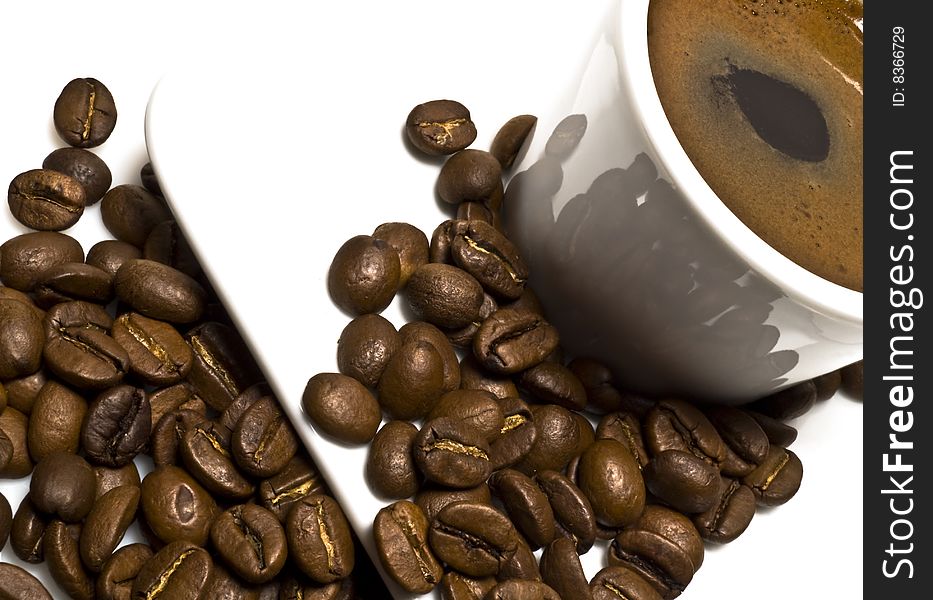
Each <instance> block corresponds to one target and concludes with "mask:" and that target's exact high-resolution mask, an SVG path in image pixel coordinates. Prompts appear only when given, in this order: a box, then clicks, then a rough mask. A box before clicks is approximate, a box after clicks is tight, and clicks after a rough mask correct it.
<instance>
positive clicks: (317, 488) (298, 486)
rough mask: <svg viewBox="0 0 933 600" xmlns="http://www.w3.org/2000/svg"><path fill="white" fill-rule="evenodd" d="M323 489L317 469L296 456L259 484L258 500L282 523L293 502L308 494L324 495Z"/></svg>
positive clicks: (323, 485)
mask: <svg viewBox="0 0 933 600" xmlns="http://www.w3.org/2000/svg"><path fill="white" fill-rule="evenodd" d="M325 488H326V486H325V484H324V479H323V478H322V477H321V474H320V472H318V470H317V467H315V466H314V464H313V463H312V462H311V461H309V460H308V459H306V458H304V457H303V456H302V455H301V454H298V455H296V456H295V457H294V458H292V459H291V460H290V461H289V462H288V464H287V465H285V468H284V469H282V470H281V471H279V472H278V473H276V474H275V475H273V476H272V477H270V478H268V479H265V480H263V481H262V482H261V483H260V484H259V499H260V501H261V502H262V505H263V506H264V507H265V508H267V509H268V510H269V511H271V512H272V514H274V515H275V516H276V518H277V519H278V520H279V521H280V522H283V523H284V522H285V517H286V516H287V515H288V511H289V509H291V507H292V505H293V504H294V503H295V502H298V501H299V500H301V499H302V498H304V497H305V496H308V495H310V494H318V493H326V492H325Z"/></svg>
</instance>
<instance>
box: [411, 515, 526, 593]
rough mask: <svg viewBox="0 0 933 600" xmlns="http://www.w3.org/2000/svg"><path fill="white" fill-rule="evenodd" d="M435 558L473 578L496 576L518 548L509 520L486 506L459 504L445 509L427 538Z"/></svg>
mask: <svg viewBox="0 0 933 600" xmlns="http://www.w3.org/2000/svg"><path fill="white" fill-rule="evenodd" d="M428 538H429V541H430V543H431V549H432V550H433V551H434V554H435V555H436V556H437V557H438V558H440V559H441V560H442V561H444V562H445V563H447V565H448V566H450V567H452V568H454V569H457V570H458V571H460V572H462V573H465V574H467V575H471V576H473V577H485V576H487V575H496V574H498V573H499V570H500V569H501V568H502V566H503V565H504V564H505V563H507V562H508V561H509V560H511V558H512V556H513V555H514V554H515V550H516V548H517V547H518V532H516V531H515V527H514V526H513V525H512V523H511V522H510V521H509V519H508V518H507V517H506V516H505V515H503V514H502V513H500V512H498V511H497V510H496V509H494V508H493V507H491V506H489V505H486V504H471V503H468V502H456V503H454V504H449V505H448V506H446V507H444V508H443V509H442V510H441V511H440V512H439V513H438V514H437V517H435V518H434V521H433V522H432V523H431V529H430V532H429V535H428Z"/></svg>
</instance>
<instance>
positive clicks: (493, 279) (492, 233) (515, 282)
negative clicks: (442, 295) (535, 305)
mask: <svg viewBox="0 0 933 600" xmlns="http://www.w3.org/2000/svg"><path fill="white" fill-rule="evenodd" d="M457 156H459V154H458V155H457ZM450 255H451V258H452V259H453V262H454V263H455V264H456V265H457V266H458V267H460V268H461V269H463V270H464V271H466V272H467V273H469V274H470V275H472V276H473V277H475V278H476V280H477V281H478V282H479V283H480V285H482V286H483V288H484V289H485V290H486V291H488V292H489V293H490V294H492V295H493V296H495V297H497V298H504V299H506V300H515V299H517V298H518V297H519V296H521V294H522V291H523V290H524V288H525V282H526V281H527V280H528V267H527V265H526V264H525V261H524V260H523V259H522V257H521V255H520V254H519V252H518V248H516V247H515V245H514V244H512V242H510V241H509V240H508V238H506V237H505V236H504V235H502V233H500V232H499V231H498V230H497V229H496V228H495V227H493V226H492V225H490V224H488V223H484V222H483V221H454V223H453V224H452V226H451V242H450Z"/></svg>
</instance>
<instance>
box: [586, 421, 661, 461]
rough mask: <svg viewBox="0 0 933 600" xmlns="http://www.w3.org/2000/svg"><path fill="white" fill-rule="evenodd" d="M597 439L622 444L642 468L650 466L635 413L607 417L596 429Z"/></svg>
mask: <svg viewBox="0 0 933 600" xmlns="http://www.w3.org/2000/svg"><path fill="white" fill-rule="evenodd" d="M596 437H597V439H604V438H611V439H614V440H616V441H617V442H620V443H621V444H623V445H624V446H625V447H626V448H628V451H629V452H631V453H632V456H633V457H634V458H635V460H636V461H637V462H638V464H639V465H640V466H641V467H642V468H644V467H645V465H647V464H648V460H649V457H648V451H647V450H646V449H645V442H644V438H643V437H642V433H641V424H640V423H639V421H638V417H637V416H635V415H634V414H633V413H630V412H613V413H609V414H607V415H605V416H604V417H603V418H602V419H600V421H599V425H598V426H597V427H596Z"/></svg>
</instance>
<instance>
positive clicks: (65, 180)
mask: <svg viewBox="0 0 933 600" xmlns="http://www.w3.org/2000/svg"><path fill="white" fill-rule="evenodd" d="M7 202H8V203H9V206H10V212H11V213H12V214H13V217H15V218H16V220H17V221H19V222H20V223H22V224H23V225H25V226H26V227H30V228H32V229H36V230H39V231H61V230H62V229H68V228H69V227H71V226H72V225H74V224H75V223H77V222H78V219H80V218H81V215H82V214H84V205H85V193H84V187H82V185H81V184H80V183H79V182H78V181H77V180H76V179H74V178H72V177H69V176H68V175H65V174H64V173H59V172H58V171H53V170H51V169H33V170H31V171H26V172H25V173H20V174H19V175H17V176H16V177H14V178H13V181H11V182H10V188H9V191H8V192H7Z"/></svg>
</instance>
